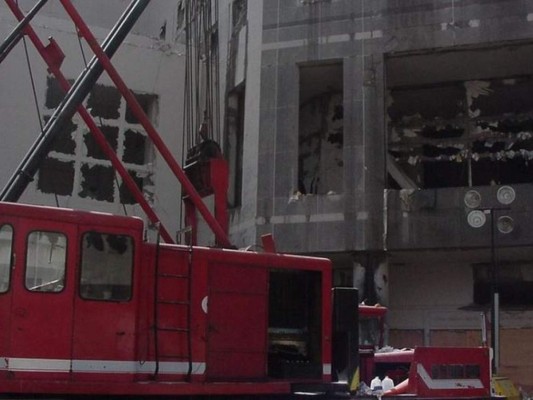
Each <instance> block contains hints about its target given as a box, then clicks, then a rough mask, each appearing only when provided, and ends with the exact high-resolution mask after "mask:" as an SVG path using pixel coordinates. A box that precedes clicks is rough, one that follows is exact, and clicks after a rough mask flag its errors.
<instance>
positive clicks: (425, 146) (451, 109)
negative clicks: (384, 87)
mask: <svg viewBox="0 0 533 400" xmlns="http://www.w3.org/2000/svg"><path fill="white" fill-rule="evenodd" d="M532 89H533V78H532V77H530V76H521V77H513V78H494V79H485V80H469V81H462V82H455V83H440V84H439V83H437V84H434V85H431V86H428V85H423V86H418V87H417V86H411V87H401V88H391V89H390V91H389V104H390V105H389V107H388V110H387V112H388V117H389V140H388V142H389V143H388V149H389V155H391V156H392V158H393V159H394V161H395V162H396V163H397V165H398V166H399V167H400V168H401V169H402V172H403V173H404V174H405V175H406V176H407V177H408V178H409V179H412V180H413V181H414V182H416V184H417V186H418V187H420V188H439V187H460V186H480V185H502V184H513V183H527V182H531V181H532V180H533V175H532V174H531V173H532V172H533V163H532V162H531V160H532V159H533V151H532V143H533V140H532V138H533V99H532V98H531V96H529V95H528V93H531V90H532ZM530 164H532V165H530ZM398 186H401V185H399V184H398V182H396V184H392V185H390V187H392V188H394V187H398Z"/></svg>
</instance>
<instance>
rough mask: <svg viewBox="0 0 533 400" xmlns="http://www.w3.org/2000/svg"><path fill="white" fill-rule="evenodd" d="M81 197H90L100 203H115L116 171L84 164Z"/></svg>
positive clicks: (101, 166) (82, 167)
mask: <svg viewBox="0 0 533 400" xmlns="http://www.w3.org/2000/svg"><path fill="white" fill-rule="evenodd" d="M81 179H82V180H81V191H80V192H79V193H78V195H79V196H80V197H88V198H91V199H95V200H99V201H109V202H113V199H114V190H113V188H114V185H115V184H114V182H115V171H114V170H113V168H111V167H105V166H103V165H89V164H83V165H82V166H81Z"/></svg>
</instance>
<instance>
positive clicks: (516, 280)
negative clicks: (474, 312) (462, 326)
mask: <svg viewBox="0 0 533 400" xmlns="http://www.w3.org/2000/svg"><path fill="white" fill-rule="evenodd" d="M472 267H473V268H472V271H473V275H474V304H476V305H480V306H487V305H490V304H491V301H492V295H491V284H492V272H491V271H492V265H491V264H475V265H473V266H472ZM497 286H498V293H499V296H500V305H502V306H504V307H521V306H533V267H532V265H531V264H530V263H528V262H516V263H503V262H500V263H498V276H497Z"/></svg>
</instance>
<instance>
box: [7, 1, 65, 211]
mask: <svg viewBox="0 0 533 400" xmlns="http://www.w3.org/2000/svg"><path fill="white" fill-rule="evenodd" d="M17 3H18V2H17ZM17 5H18V4H17ZM22 44H23V46H24V54H25V55H26V64H27V65H28V72H29V74H30V82H31V89H32V92H33V101H34V103H35V110H36V111H37V119H38V120H39V127H40V129H41V132H42V131H43V130H44V126H43V119H42V116H41V110H40V109H39V100H38V99H37V90H36V89H35V79H34V78H33V71H32V68H31V61H30V55H29V53H28V45H27V43H26V37H25V36H22ZM54 183H55V181H54ZM54 186H55V185H54ZM54 199H55V202H56V207H59V198H58V197H57V190H54Z"/></svg>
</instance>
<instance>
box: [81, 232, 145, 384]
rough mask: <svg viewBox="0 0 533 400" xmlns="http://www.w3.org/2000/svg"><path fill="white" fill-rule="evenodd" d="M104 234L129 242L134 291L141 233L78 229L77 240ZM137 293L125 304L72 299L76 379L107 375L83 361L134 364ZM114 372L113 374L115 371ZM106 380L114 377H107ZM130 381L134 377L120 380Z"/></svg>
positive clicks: (136, 291) (130, 375)
mask: <svg viewBox="0 0 533 400" xmlns="http://www.w3.org/2000/svg"><path fill="white" fill-rule="evenodd" d="M91 231H92V232H94V231H96V232H103V233H106V234H116V235H125V236H128V237H131V238H132V241H133V243H134V245H133V246H134V247H133V287H135V283H136V282H137V280H139V279H140V278H141V277H140V276H139V275H138V269H139V262H140V249H138V248H140V246H141V242H140V237H141V231H140V230H136V229H112V228H110V227H106V228H102V227H100V226H95V225H82V226H80V237H82V236H83V234H84V233H86V232H91ZM140 295H141V294H140V293H139V291H138V290H133V292H132V295H131V299H130V300H127V301H110V300H92V299H84V298H82V297H81V296H80V294H79V293H76V295H75V296H74V321H73V329H72V335H73V338H74V340H73V349H72V358H73V359H74V360H77V362H78V363H79V365H80V368H78V369H77V371H78V372H76V371H75V373H74V376H75V379H94V377H92V378H91V377H90V375H89V376H88V374H87V371H86V370H85V371H84V369H90V370H91V371H92V372H94V373H108V372H111V371H109V370H105V369H100V367H98V366H96V367H95V366H94V365H95V364H92V365H91V364H90V363H85V362H84V361H86V360H93V361H94V360H96V361H106V360H111V361H119V362H120V361H133V360H135V359H136V352H137V351H136V350H137V349H136V335H137V314H138V304H139V297H140ZM115 372H116V371H115ZM106 376H107V377H108V379H109V380H116V379H118V378H117V376H116V375H115V377H113V375H110V374H107V375H106ZM121 379H124V380H132V379H133V375H132V374H131V373H130V374H127V375H124V376H122V377H121Z"/></svg>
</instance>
